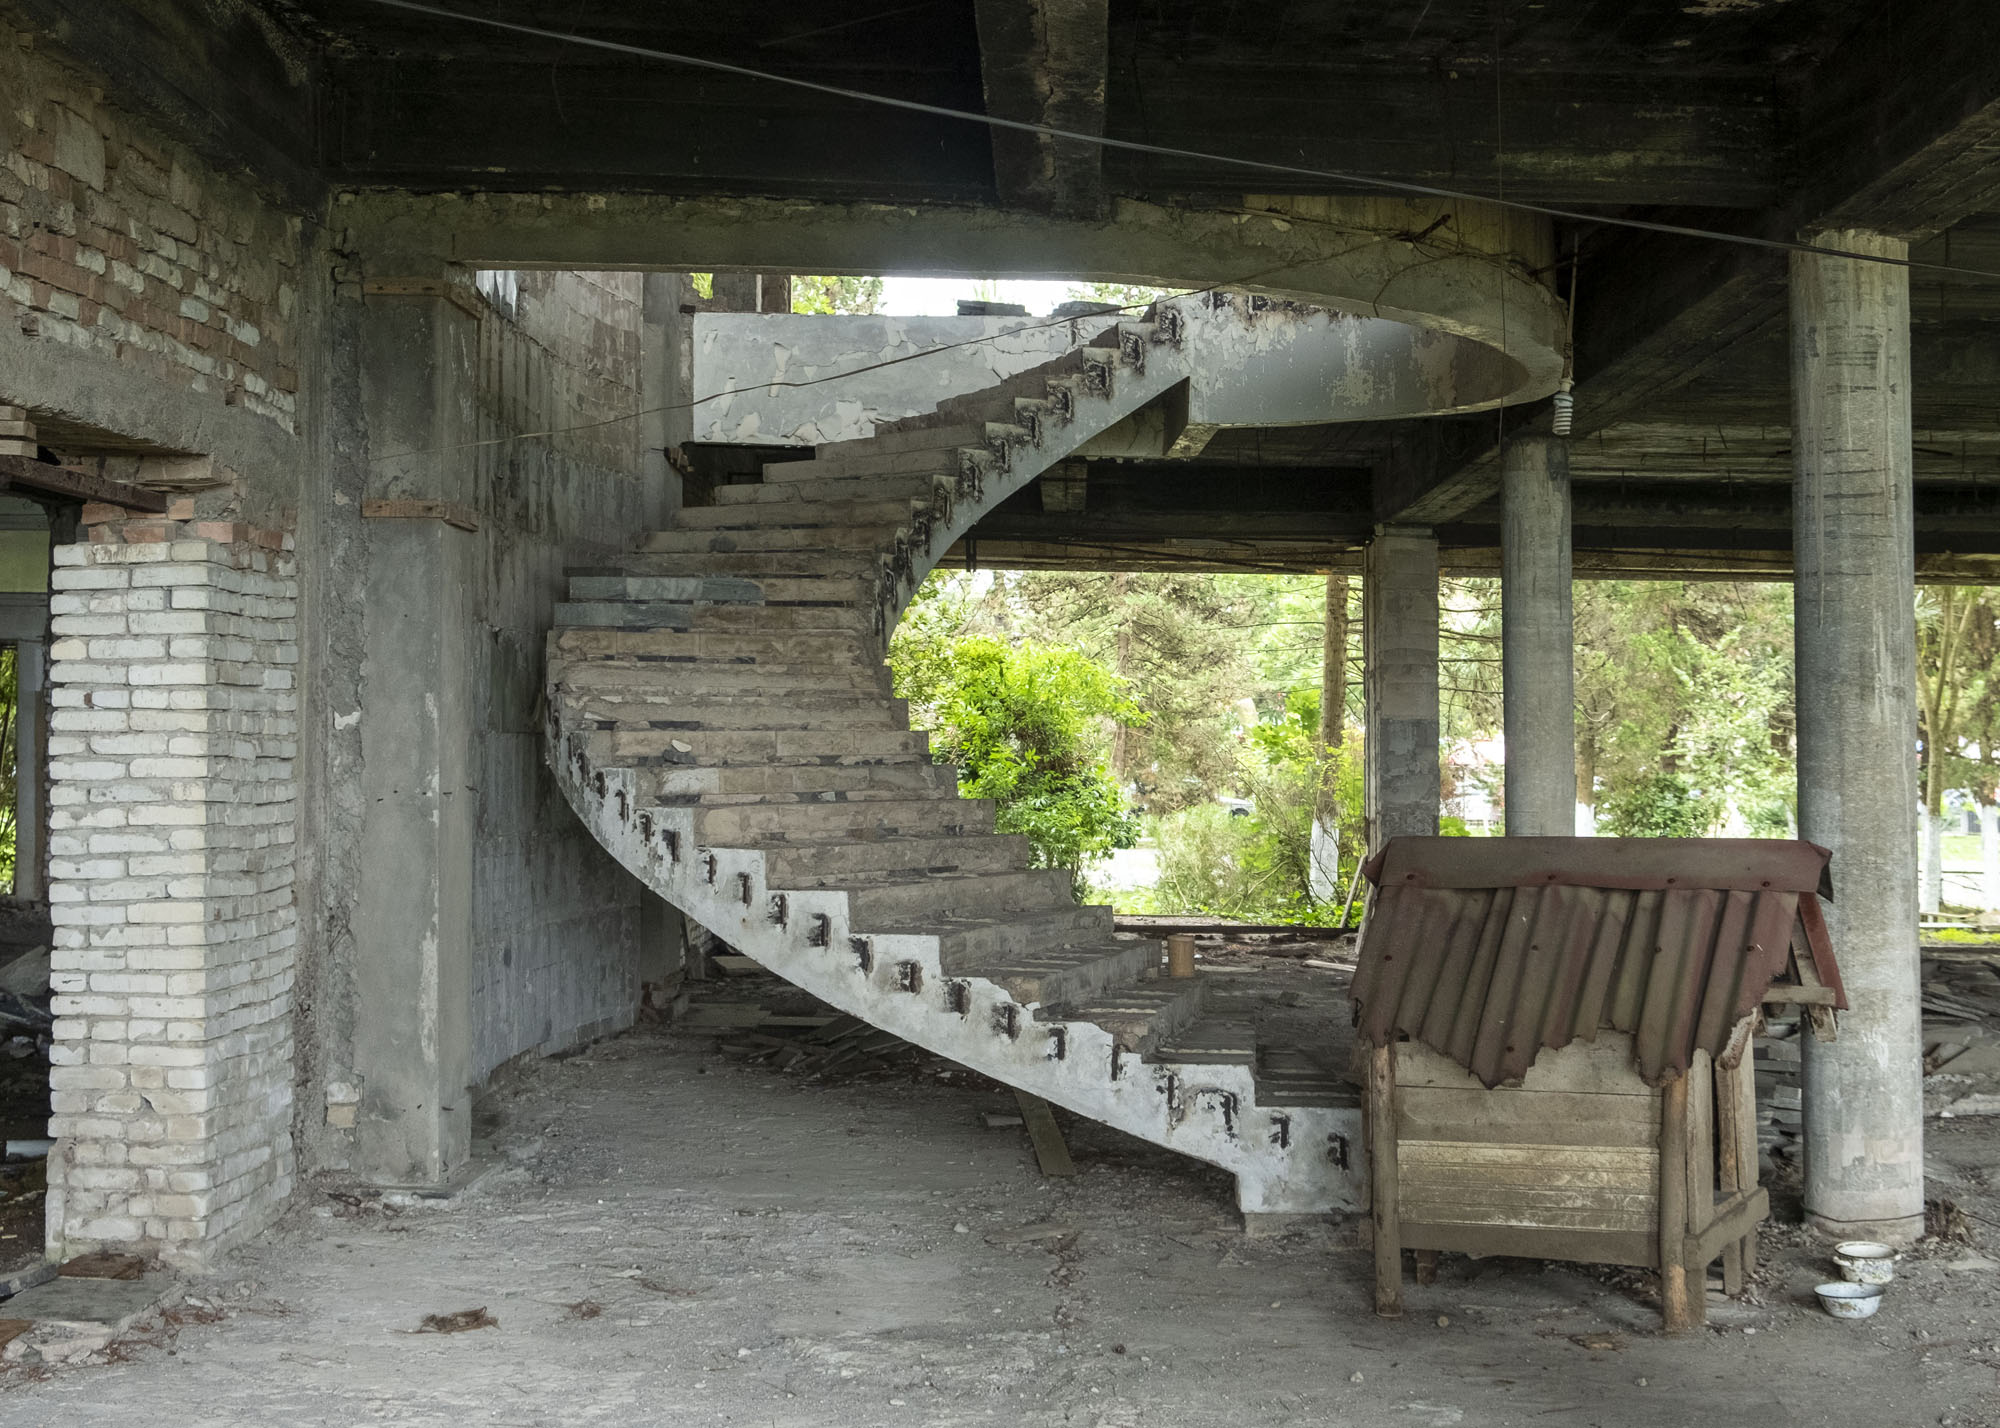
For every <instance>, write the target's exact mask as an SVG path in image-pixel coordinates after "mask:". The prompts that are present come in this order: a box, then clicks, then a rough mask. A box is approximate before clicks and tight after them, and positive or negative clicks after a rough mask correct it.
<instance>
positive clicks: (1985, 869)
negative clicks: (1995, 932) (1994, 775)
mask: <svg viewBox="0 0 2000 1428" xmlns="http://www.w3.org/2000/svg"><path fill="white" fill-rule="evenodd" d="M1979 887H1980V895H1979V905H1980V907H1981V908H1982V909H1985V910H1986V911H1989V912H1990V911H1992V910H1993V909H1994V908H2000V807H1996V806H1995V805H1994V804H1991V803H1984V804H1981V805H1980V807H1979Z"/></svg>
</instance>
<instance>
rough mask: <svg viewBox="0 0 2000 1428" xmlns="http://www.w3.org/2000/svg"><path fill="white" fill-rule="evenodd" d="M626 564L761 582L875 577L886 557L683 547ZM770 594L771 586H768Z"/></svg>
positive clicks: (645, 571) (655, 571) (654, 571)
mask: <svg viewBox="0 0 2000 1428" xmlns="http://www.w3.org/2000/svg"><path fill="white" fill-rule="evenodd" d="M623 564H624V565H625V567H626V569H627V570H628V571H630V573H632V574H634V575H743V576H748V577H750V578H752V579H755V580H758V581H760V582H762V581H767V580H768V579H769V578H770V577H773V576H777V577H783V578H787V579H794V580H823V579H831V578H835V577H842V576H845V577H861V578H864V579H872V578H873V577H874V575H875V573H876V572H877V571H878V570H880V569H881V566H882V557H881V555H880V554H879V553H878V552H876V551H873V550H852V549H845V548H835V547H831V546H829V547H827V548H825V549H822V550H817V551H813V550H682V551H670V552H661V553H658V554H648V553H646V552H645V551H643V550H642V551H637V552H634V553H633V554H630V555H627V556H625V557H624V559H623ZM765 595H766V598H767V599H768V598H770V587H769V586H768V584H767V585H766V587H765Z"/></svg>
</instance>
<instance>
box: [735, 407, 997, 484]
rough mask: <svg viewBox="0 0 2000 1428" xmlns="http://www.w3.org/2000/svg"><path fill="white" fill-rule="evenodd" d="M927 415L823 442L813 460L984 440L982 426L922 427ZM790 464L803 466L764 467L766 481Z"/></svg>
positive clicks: (940, 447) (970, 443)
mask: <svg viewBox="0 0 2000 1428" xmlns="http://www.w3.org/2000/svg"><path fill="white" fill-rule="evenodd" d="M928 415H929V414H928V413H926V414H925V416H916V417H910V418H907V419H906V423H905V424H904V425H903V428H902V429H901V430H890V429H889V428H888V427H887V426H878V427H877V428H876V429H875V430H876V434H875V435H874V436H868V437H862V438H860V439H858V440H855V441H830V442H826V443H824V444H822V445H820V446H816V447H814V448H813V455H814V456H815V457H827V456H846V455H852V454H854V453H857V452H867V451H878V452H890V451H917V450H925V449H931V450H937V449H943V448H947V447H955V446H969V445H972V444H974V443H976V442H980V441H983V440H985V438H986V424H985V423H984V422H957V423H942V424H941V423H938V422H935V421H932V422H930V423H929V424H925V421H926V417H927V416H928ZM793 464H803V463H792V462H770V463H767V464H766V465H765V468H764V469H765V472H766V473H767V474H766V479H767V480H768V479H769V475H768V473H770V472H772V471H782V470H784V469H785V467H786V466H788V465H793Z"/></svg>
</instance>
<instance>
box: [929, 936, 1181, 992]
mask: <svg viewBox="0 0 2000 1428" xmlns="http://www.w3.org/2000/svg"><path fill="white" fill-rule="evenodd" d="M1158 957H1159V953H1158V944H1157V943H1147V942H1135V941H1131V940H1129V939H1104V940H1093V941H1090V942H1086V943H1082V944H1080V945H1077V946H1071V947H1057V948H1050V949H1047V950H1043V951H1039V952H1027V953H1021V954H1017V955H1015V956H1012V957H1008V958H1005V959H1003V960H1000V961H997V962H988V963H984V964H982V965H979V966H975V967H966V968H964V969H963V971H962V975H977V976H980V977H984V978H986V979H987V980H988V981H991V982H997V983H999V984H1000V985H1001V986H1003V987H1005V988H1006V989H1007V991H1008V994H1009V995H1011V996H1012V997H1013V998H1014V1000H1015V1001H1017V1002H1020V1003H1021V1004H1023V1005H1024V1006H1031V1005H1035V1004H1037V1003H1039V1004H1040V1005H1042V1006H1054V1005H1068V1004H1072V1003H1076V1002H1084V1001H1090V1000H1093V999H1096V998H1099V997H1102V996H1104V995H1107V994H1109V993H1110V992H1111V991H1112V989H1114V988H1118V987H1124V986H1127V985H1130V984H1131V983H1133V982H1137V981H1138V980H1140V979H1141V978H1142V977H1144V976H1145V975H1146V974H1147V972H1149V971H1150V970H1151V969H1152V965H1153V964H1154V963H1155V962H1157V961H1158Z"/></svg>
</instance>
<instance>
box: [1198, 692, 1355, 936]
mask: <svg viewBox="0 0 2000 1428" xmlns="http://www.w3.org/2000/svg"><path fill="white" fill-rule="evenodd" d="M1237 785H1238V790H1239V791H1240V792H1241V793H1242V794H1243V795H1244V796H1245V797H1246V798H1248V799H1249V801H1250V803H1251V805H1252V812H1251V814H1250V816H1249V817H1247V818H1237V817H1232V816H1231V815H1230V813H1229V811H1228V810H1227V809H1224V808H1222V807H1219V806H1216V805H1203V806H1197V807H1193V808H1188V809H1185V810H1183V811H1182V812H1180V813H1176V814H1170V815H1168V816H1166V817H1164V818H1162V819H1161V820H1160V823H1159V835H1158V841H1159V848H1160V882H1159V901H1160V904H1161V906H1162V908H1163V909H1164V910H1168V911H1176V912H1201V913H1208V914H1211V915H1215V916H1220V917H1234V918H1240V919H1242V920H1244V921H1249V922H1302V923H1331V922H1336V921H1338V920H1339V917H1340V912H1341V900H1340V899H1339V898H1338V897H1336V899H1335V900H1334V901H1331V902H1322V901H1319V900H1318V899H1315V898H1314V897H1313V895H1312V827H1313V817H1314V812H1315V810H1316V809H1322V808H1323V809H1325V810H1326V811H1327V812H1328V813H1329V814H1330V815H1331V820H1330V821H1331V822H1332V824H1333V826H1334V827H1335V828H1336V829H1337V830H1338V832H1339V841H1340V852H1341V858H1342V861H1343V863H1346V864H1348V865H1350V866H1351V862H1350V861H1349V860H1351V859H1353V858H1357V857H1359V856H1360V853H1361V831H1362V830H1361V798H1362V795H1361V750H1360V748H1359V745H1358V743H1357V742H1354V741H1350V742H1348V743H1345V744H1342V745H1340V746H1338V747H1335V748H1328V747H1325V746H1324V745H1322V744H1321V743H1320V742H1319V701H1318V698H1317V696H1316V695H1315V694H1314V693H1312V692H1310V691H1308V692H1305V693H1300V694H1294V695H1293V696H1292V697H1291V698H1290V699H1288V700H1287V701H1286V709H1285V714H1284V717H1283V718H1281V719H1278V720H1275V721H1271V722H1266V723H1260V724H1258V725H1256V726H1255V727H1254V728H1252V729H1251V730H1249V732H1248V736H1247V738H1246V740H1245V743H1244V747H1243V749H1242V750H1241V753H1240V756H1239V759H1238V767H1237ZM1333 881H1336V882H1338V881H1339V880H1338V879H1337V878H1336V879H1333Z"/></svg>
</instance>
